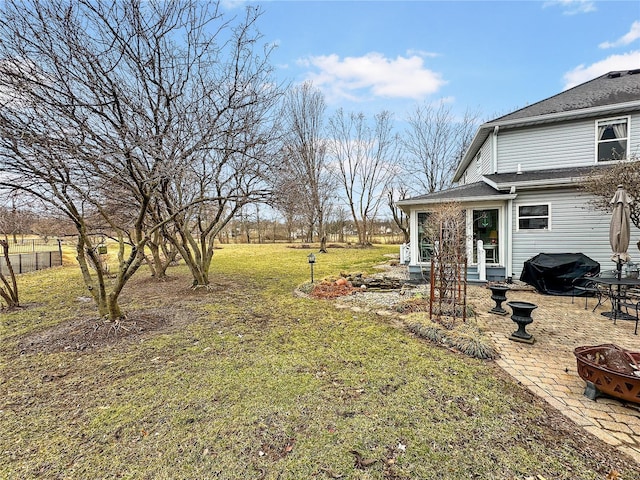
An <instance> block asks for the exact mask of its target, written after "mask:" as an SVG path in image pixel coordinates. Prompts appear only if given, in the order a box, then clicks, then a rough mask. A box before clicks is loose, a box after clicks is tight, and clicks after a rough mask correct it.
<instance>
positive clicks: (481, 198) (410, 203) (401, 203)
mask: <svg viewBox="0 0 640 480" xmlns="http://www.w3.org/2000/svg"><path fill="white" fill-rule="evenodd" d="M517 196H518V195H517V194H511V193H510V194H504V195H478V196H476V197H464V199H463V200H458V201H456V200H448V201H443V199H441V198H440V199H438V198H433V199H408V200H398V201H397V202H396V206H398V207H400V208H401V209H402V211H404V212H405V213H408V212H409V210H411V208H410V207H414V206H416V205H441V204H444V203H452V202H458V203H461V204H466V203H477V202H495V201H496V200H497V201H502V200H513V199H514V198H516V197H517ZM405 207H407V208H406V209H405Z"/></svg>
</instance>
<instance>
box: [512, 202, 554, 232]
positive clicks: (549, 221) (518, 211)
mask: <svg viewBox="0 0 640 480" xmlns="http://www.w3.org/2000/svg"><path fill="white" fill-rule="evenodd" d="M540 205H546V206H547V211H548V212H549V213H548V214H547V215H536V216H527V217H524V218H548V219H549V220H548V222H547V228H520V208H521V207H538V206H540ZM552 211H553V210H552V209H551V203H550V202H538V203H522V204H518V205H516V232H538V233H540V232H550V231H551V230H552V228H551V225H552V222H551V212H552Z"/></svg>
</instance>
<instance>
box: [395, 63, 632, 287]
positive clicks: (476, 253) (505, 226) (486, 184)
mask: <svg viewBox="0 0 640 480" xmlns="http://www.w3.org/2000/svg"><path fill="white" fill-rule="evenodd" d="M638 155H640V69H637V70H630V71H616V72H610V73H608V74H606V75H602V76H601V77H598V78H595V79H593V80H591V81H588V82H586V83H583V84H581V85H578V86H576V87H573V88H571V89H569V90H566V91H564V92H562V93H559V94H558V95H555V96H553V97H550V98H547V99H545V100H542V101H540V102H538V103H535V104H533V105H530V106H528V107H525V108H522V109H520V110H517V111H515V112H513V113H510V114H508V115H505V116H502V117H499V118H497V119H495V120H492V121H490V122H487V123H484V124H483V125H481V126H480V127H479V129H478V131H477V133H476V134H475V136H474V138H473V140H472V142H471V145H470V147H469V149H468V150H467V152H466V154H465V155H464V157H463V158H462V160H461V161H460V163H459V164H458V166H457V169H456V171H455V173H454V176H453V183H454V185H455V186H454V187H453V188H450V189H448V190H443V191H440V192H435V193H430V194H427V195H421V196H417V197H413V198H409V199H406V200H401V201H399V202H397V205H398V206H399V207H400V208H401V209H402V210H403V211H404V212H405V213H406V214H407V215H408V216H409V218H410V231H411V242H410V246H409V255H405V257H406V256H408V257H409V262H408V263H409V272H410V275H411V277H412V278H413V279H419V278H420V277H421V276H422V275H423V274H424V271H425V270H428V268H429V264H430V253H431V251H432V248H433V246H432V245H430V244H428V242H427V241H426V238H425V235H424V228H423V227H424V225H425V224H426V222H427V220H428V218H429V214H430V211H433V209H434V208H435V207H436V206H438V205H440V204H445V203H450V202H456V203H457V204H459V205H460V206H461V207H462V209H463V210H464V215H465V216H466V221H465V223H466V238H467V259H468V260H467V262H468V279H469V280H480V281H483V280H489V281H499V280H505V279H508V278H510V277H511V278H519V276H520V274H521V272H522V269H523V265H524V262H525V261H526V260H528V259H529V258H531V257H533V256H535V255H537V254H538V253H584V254H585V255H587V256H589V257H591V258H592V259H593V260H595V261H597V262H599V263H600V265H601V268H602V270H607V269H610V268H615V264H614V263H613V262H612V261H611V247H610V245H609V222H610V217H608V216H607V215H605V214H603V212H602V211H594V210H593V209H590V208H589V199H590V196H589V194H587V193H585V192H583V191H580V189H579V188H578V186H579V182H580V180H581V177H584V176H585V175H587V174H589V173H590V172H592V171H593V169H594V168H600V167H602V166H605V165H611V164H612V162H618V161H621V160H625V159H629V158H630V157H631V156H636V157H637V156H638ZM631 238H632V240H631V247H630V254H631V257H632V261H633V260H636V261H637V262H640V252H638V251H636V250H635V243H636V241H637V240H638V238H640V232H638V230H637V229H635V227H633V229H632V232H631ZM634 252H635V253H634Z"/></svg>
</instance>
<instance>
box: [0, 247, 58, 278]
mask: <svg viewBox="0 0 640 480" xmlns="http://www.w3.org/2000/svg"><path fill="white" fill-rule="evenodd" d="M9 261H10V262H11V266H12V267H13V271H14V273H16V274H21V273H28V272H34V271H36V270H44V269H45V268H51V267H57V266H60V265H62V245H61V241H60V240H48V241H44V240H38V239H29V240H26V241H25V240H23V241H19V242H12V241H9ZM0 272H1V273H2V274H3V275H8V273H9V269H8V267H7V262H6V260H5V258H4V256H0Z"/></svg>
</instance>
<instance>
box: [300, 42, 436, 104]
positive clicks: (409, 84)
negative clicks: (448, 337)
mask: <svg viewBox="0 0 640 480" xmlns="http://www.w3.org/2000/svg"><path fill="white" fill-rule="evenodd" d="M301 63H302V64H303V66H306V67H310V68H312V69H314V70H315V71H313V72H309V73H308V74H307V79H308V80H311V81H313V83H314V85H315V86H316V87H318V88H320V89H322V90H323V91H324V92H325V94H326V95H327V97H328V99H329V100H333V101H335V100H339V99H348V100H352V101H361V100H364V99H365V98H370V97H371V96H374V97H384V98H409V99H414V100H420V99H423V98H425V97H426V96H428V95H431V94H433V93H436V92H437V91H438V90H439V89H440V88H441V87H442V86H443V85H445V84H446V83H447V82H446V81H444V80H443V79H442V75H441V74H439V73H437V72H434V71H432V70H429V69H428V68H426V67H425V66H424V60H423V57H422V56H420V55H416V54H413V55H409V56H406V57H402V56H398V57H396V58H395V59H390V58H386V57H385V56H384V55H382V54H380V53H376V52H371V53H367V54H366V55H364V56H362V57H345V58H340V57H339V56H338V55H336V54H332V55H321V56H316V57H307V58H305V59H303V60H302V61H301Z"/></svg>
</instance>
